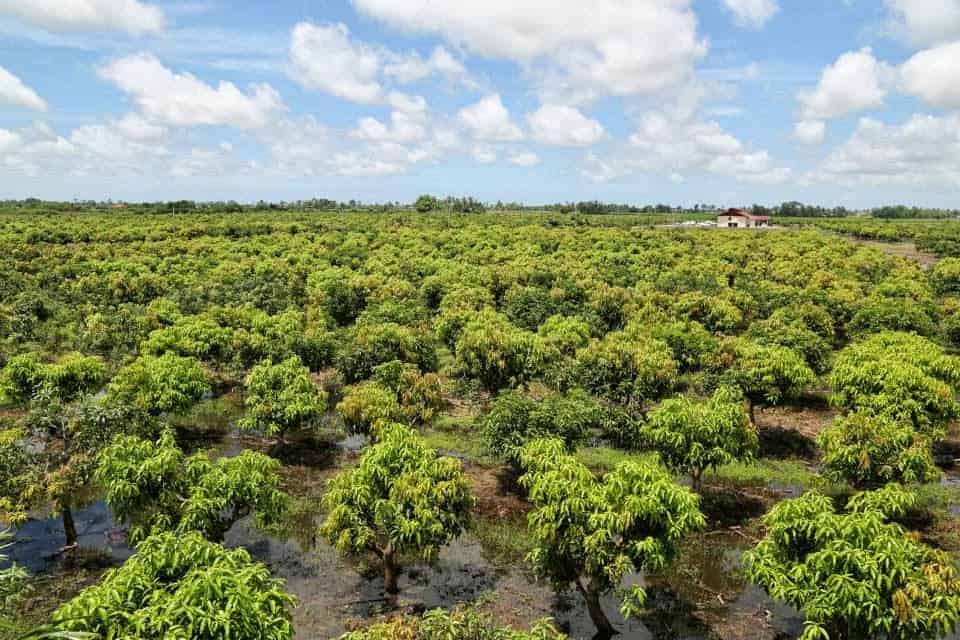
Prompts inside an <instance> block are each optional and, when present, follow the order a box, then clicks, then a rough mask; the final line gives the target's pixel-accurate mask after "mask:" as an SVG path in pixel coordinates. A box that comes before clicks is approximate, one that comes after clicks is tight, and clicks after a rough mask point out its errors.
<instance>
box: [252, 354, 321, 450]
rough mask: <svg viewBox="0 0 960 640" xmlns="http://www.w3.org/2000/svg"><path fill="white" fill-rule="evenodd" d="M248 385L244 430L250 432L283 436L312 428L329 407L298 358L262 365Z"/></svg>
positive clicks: (255, 368) (263, 363)
mask: <svg viewBox="0 0 960 640" xmlns="http://www.w3.org/2000/svg"><path fill="white" fill-rule="evenodd" d="M245 384H246V390H247V397H246V399H245V401H244V404H245V405H246V408H247V415H246V416H245V417H244V418H243V419H242V420H241V421H240V427H241V428H243V429H246V430H250V431H260V432H262V433H265V434H267V435H268V436H282V435H283V434H284V433H286V432H287V431H291V430H295V429H303V428H307V427H310V426H312V425H313V424H314V423H315V422H316V421H317V420H318V419H319V418H320V416H321V415H322V414H323V412H324V411H325V410H326V408H327V394H326V393H325V392H324V391H322V390H321V389H319V388H318V387H317V386H316V385H315V384H314V382H313V378H311V376H310V370H309V369H307V367H305V366H303V363H302V362H301V361H300V358H299V357H297V356H293V357H291V358H288V359H287V360H284V361H283V362H281V363H279V364H272V363H270V362H262V363H260V364H259V365H257V366H256V367H254V368H253V370H252V371H250V374H249V375H248V376H247V379H246V381H245Z"/></svg>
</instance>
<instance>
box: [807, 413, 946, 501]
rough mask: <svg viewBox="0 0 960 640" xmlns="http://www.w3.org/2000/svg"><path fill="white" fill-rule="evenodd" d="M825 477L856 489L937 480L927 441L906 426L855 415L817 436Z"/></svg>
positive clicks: (882, 418)
mask: <svg viewBox="0 0 960 640" xmlns="http://www.w3.org/2000/svg"><path fill="white" fill-rule="evenodd" d="M817 444H819V445H820V449H822V450H823V468H824V475H826V476H827V477H829V478H831V479H833V480H837V481H844V482H849V483H850V484H851V485H853V486H854V487H857V488H861V489H862V488H871V487H878V486H882V485H884V484H886V483H888V482H900V483H908V482H933V481H935V480H937V479H938V478H939V477H940V472H939V471H938V470H937V467H936V465H935V464H934V462H933V454H932V451H931V447H930V440H929V439H928V438H927V437H925V436H924V435H922V434H920V433H918V432H917V431H916V430H915V429H914V428H913V427H912V426H910V425H909V424H904V423H902V422H897V421H896V420H893V419H891V418H887V417H884V416H880V415H869V414H864V413H854V414H851V415H848V416H844V417H841V418H837V420H836V421H835V422H834V423H833V425H832V426H831V427H829V428H827V429H824V430H823V431H822V432H820V435H819V436H818V438H817Z"/></svg>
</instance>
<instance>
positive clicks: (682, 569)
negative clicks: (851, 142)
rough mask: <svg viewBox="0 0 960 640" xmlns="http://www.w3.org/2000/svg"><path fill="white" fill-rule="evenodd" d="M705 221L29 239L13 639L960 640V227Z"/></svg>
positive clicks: (8, 583) (11, 306) (22, 311)
mask: <svg viewBox="0 0 960 640" xmlns="http://www.w3.org/2000/svg"><path fill="white" fill-rule="evenodd" d="M669 221H670V220H667V219H664V218H663V217H661V216H653V215H650V216H644V215H609V216H607V215H604V216H600V215H598V216H584V215H568V214H559V213H557V214H554V213H542V214H534V213H526V214H520V213H516V214H514V213H497V214H474V215H442V214H434V215H420V214H416V213H412V212H410V211H392V212H384V213H378V214H370V213H358V212H350V213H346V214H343V213H335V212H292V211H287V212H247V213H237V214H215V213H206V214H204V213H190V214H179V215H164V214H157V215H134V214H129V213H124V212H119V211H118V212H111V213H99V212H92V211H91V212H83V211H80V212H76V213H72V214H69V213H56V214H49V215H44V214H36V213H34V214H25V213H0V339H2V340H0V525H2V527H0V528H4V527H6V528H8V530H7V533H8V536H7V537H6V538H5V542H3V543H2V544H4V545H7V544H8V545H9V546H5V547H4V548H3V549H2V550H0V555H3V556H4V560H3V561H2V562H0V577H2V579H0V602H3V603H4V605H5V606H4V607H3V608H2V610H0V611H2V612H0V638H3V639H9V640H14V639H19V638H27V637H44V636H43V634H45V633H46V634H56V633H60V634H61V635H51V636H47V637H76V638H82V637H104V638H107V637H143V638H164V637H170V638H179V637H184V638H188V637H205V638H206V637H210V638H215V637H235V638H271V639H277V640H283V639H287V638H302V639H314V638H341V637H343V638H346V639H348V640H387V639H394V638H396V639H406V638H424V639H427V640H433V639H435V638H436V639H437V640H439V639H440V638H463V639H467V638H469V639H471V640H473V639H477V640H486V639H491V640H493V639H496V640H499V639H501V638H505V639H507V640H546V639H560V638H565V637H569V638H573V639H581V638H593V637H595V636H596V637H609V636H610V635H611V633H612V632H616V633H617V634H619V635H618V636H617V637H621V638H625V639H631V640H633V639H653V638H658V639H659V638H663V639H681V638H682V639H693V638H697V639H703V640H707V639H710V640H718V639H724V640H726V639H731V640H747V639H770V640H774V639H785V638H803V639H804V640H814V639H815V638H831V639H851V640H852V639H858V638H864V639H865V638H898V639H901V638H902V639H906V638H940V637H946V638H956V637H960V636H958V635H957V634H956V627H957V622H958V619H960V575H958V573H957V566H956V562H957V559H958V554H960V470H957V469H955V468H954V463H955V461H956V460H958V459H960V424H958V422H957V421H958V419H960V404H958V401H957V398H958V391H960V355H957V349H958V348H960V316H958V314H957V310H958V309H960V258H957V257H954V256H960V252H958V251H957V250H956V248H955V247H954V246H953V245H954V244H955V243H956V240H955V238H956V237H957V230H956V229H957V225H956V223H954V222H952V221H946V220H944V221H925V222H923V223H919V222H881V221H877V220H866V221H859V220H854V219H844V220H832V219H814V218H810V219H802V220H800V222H801V223H802V225H803V226H796V227H794V226H790V227H788V228H784V229H782V230H770V231H764V232H759V233H755V232H751V231H747V230H732V231H725V230H718V229H704V228H690V229H684V228H670V229H665V228H660V227H658V226H656V225H659V224H663V223H664V222H669ZM779 222H782V221H778V223H779ZM791 222H793V221H791ZM884 229H894V230H895V231H889V232H888V231H884ZM844 234H846V235H844ZM848 236H856V237H848ZM893 241H896V242H897V243H902V242H910V243H915V244H914V245H913V249H916V250H915V251H914V250H911V249H910V247H905V246H904V245H903V244H896V245H892V244H891V243H892V242H893ZM868 605H869V606H868ZM201 629H202V630H203V631H199V630H201ZM504 629H511V630H512V631H510V632H507V631H504ZM187 630H189V631H187ZM85 633H87V634H93V635H92V636H89V635H86V636H85V635H83V634H85ZM63 634H66V635H63ZM71 634H72V635H71ZM111 634H113V635H111ZM178 634H180V635H178Z"/></svg>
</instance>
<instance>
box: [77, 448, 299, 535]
mask: <svg viewBox="0 0 960 640" xmlns="http://www.w3.org/2000/svg"><path fill="white" fill-rule="evenodd" d="M279 471H280V463H279V462H278V461H277V460H274V459H273V458H270V457H269V456H266V455H264V454H262V453H257V452H254V451H249V450H247V451H244V452H243V453H241V454H240V455H238V456H236V457H233V458H220V459H218V460H216V461H211V460H210V458H209V457H208V456H207V455H206V454H205V453H197V454H194V455H192V456H186V455H185V454H184V453H183V451H182V450H181V449H180V448H179V447H178V446H177V444H176V442H175V441H174V437H173V433H172V432H170V431H166V432H164V433H163V434H162V435H161V437H160V439H159V440H158V441H156V442H152V441H150V440H144V439H142V438H138V437H136V436H121V437H119V438H117V439H116V441H115V442H114V443H113V444H111V445H110V446H109V447H107V448H106V449H105V450H104V451H103V453H102V454H101V455H100V459H99V465H98V467H97V470H96V480H97V482H98V483H99V484H100V485H102V486H103V487H104V488H105V490H106V502H107V505H109V506H110V508H111V509H112V510H113V512H114V514H115V515H116V517H117V518H119V519H121V520H124V521H127V522H129V523H130V524H131V528H130V534H129V535H130V539H131V540H132V541H134V542H136V541H138V540H142V539H143V538H145V537H147V536H149V535H151V534H152V533H156V532H160V531H176V532H178V533H186V532H190V531H199V532H200V533H202V534H203V535H204V536H205V537H207V538H209V539H211V540H214V541H218V542H219V541H221V540H223V537H224V535H225V534H226V532H227V531H228V530H229V529H230V527H231V526H232V525H233V523H235V522H236V521H237V520H239V519H240V518H243V517H245V516H246V515H248V514H250V513H251V512H254V513H255V514H256V518H257V521H258V522H259V523H261V524H270V523H273V522H276V521H278V520H279V518H280V516H281V515H282V514H283V512H284V510H285V507H286V503H287V496H286V494H284V493H283V492H282V491H281V490H280V475H279Z"/></svg>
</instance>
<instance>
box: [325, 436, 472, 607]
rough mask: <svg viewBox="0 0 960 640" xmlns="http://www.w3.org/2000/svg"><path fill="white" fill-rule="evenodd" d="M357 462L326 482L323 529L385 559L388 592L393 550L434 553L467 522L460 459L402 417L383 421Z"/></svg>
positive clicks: (468, 499)
mask: <svg viewBox="0 0 960 640" xmlns="http://www.w3.org/2000/svg"><path fill="white" fill-rule="evenodd" d="M379 436H380V439H379V441H378V442H377V443H375V444H371V445H369V446H368V447H366V448H364V450H363V453H362V454H361V456H360V464H359V465H358V466H357V467H356V468H354V469H351V470H349V471H345V472H344V473H342V474H340V475H339V476H337V477H336V478H334V479H333V480H332V481H331V482H330V486H329V488H328V490H327V494H326V496H325V497H324V504H325V506H326V508H327V513H328V515H327V519H326V521H325V522H324V523H323V525H322V526H321V528H320V533H321V534H322V535H323V536H324V537H325V538H326V539H327V540H329V541H330V543H331V544H333V545H334V546H335V547H336V548H337V550H338V551H340V552H341V553H344V554H367V553H369V554H373V555H375V556H376V557H377V558H378V559H379V560H380V561H381V562H382V563H383V577H384V587H385V589H386V591H387V593H396V592H397V591H398V583H397V579H398V566H397V561H398V557H399V556H401V555H406V554H411V555H416V556H418V557H420V558H422V559H424V560H432V559H433V558H435V557H436V555H437V552H438V551H439V550H440V547H442V546H443V545H445V544H447V543H448V542H449V541H450V540H452V539H454V538H456V537H457V536H458V535H460V533H461V532H462V531H463V530H464V529H465V528H466V526H467V524H468V523H469V520H470V510H471V508H472V507H473V497H472V496H471V495H470V485H469V483H468V481H467V478H466V476H464V474H463V470H462V469H461V465H460V461H459V460H456V459H454V458H445V457H439V456H437V452H436V451H434V450H433V449H430V448H429V447H427V445H426V443H425V442H424V440H423V438H421V437H420V436H419V435H417V433H416V432H414V431H413V430H411V429H410V428H409V427H405V426H403V425H399V424H394V425H384V426H383V427H381V428H380V430H379Z"/></svg>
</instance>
